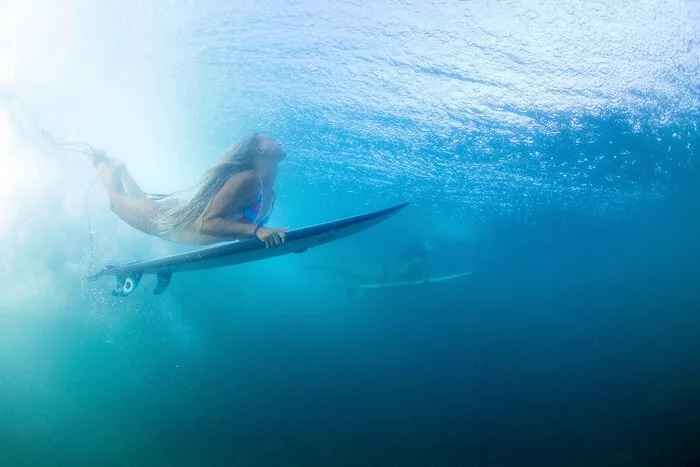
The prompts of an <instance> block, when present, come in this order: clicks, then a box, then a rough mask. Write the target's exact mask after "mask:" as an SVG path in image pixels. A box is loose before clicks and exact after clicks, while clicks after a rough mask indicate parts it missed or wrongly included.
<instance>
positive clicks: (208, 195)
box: [154, 133, 263, 235]
mask: <svg viewBox="0 0 700 467" xmlns="http://www.w3.org/2000/svg"><path fill="white" fill-rule="evenodd" d="M262 136H263V135H262V134H261V133H254V134H252V135H250V136H248V137H246V138H245V139H243V140H242V141H239V142H238V143H236V144H234V145H233V146H231V147H230V148H229V149H228V151H226V153H225V155H224V157H223V160H222V162H220V163H219V164H217V165H215V166H214V167H212V168H211V169H209V170H208V171H207V172H206V173H205V174H204V176H203V177H202V180H201V181H200V182H199V183H198V184H197V185H196V186H199V187H200V188H199V190H198V191H197V194H196V195H194V197H193V198H192V199H191V200H189V201H188V202H186V203H182V204H180V205H178V206H175V207H173V208H170V209H168V210H167V211H165V212H163V213H160V214H159V215H158V216H157V217H156V218H155V219H154V223H155V225H156V227H157V229H158V232H159V233H160V234H161V235H167V234H168V233H171V232H174V231H182V230H186V229H188V228H190V227H192V226H193V225H194V224H196V223H201V222H202V215H203V214H204V211H205V210H206V209H207V207H208V206H209V203H210V202H211V200H212V198H214V195H216V194H217V193H218V192H219V190H221V188H222V187H223V186H224V184H225V183H226V181H227V180H228V179H229V178H231V177H232V176H233V175H235V174H237V173H239V172H243V171H244V170H251V169H252V168H253V159H254V158H255V154H256V150H257V149H258V147H259V144H260V140H261V138H262Z"/></svg>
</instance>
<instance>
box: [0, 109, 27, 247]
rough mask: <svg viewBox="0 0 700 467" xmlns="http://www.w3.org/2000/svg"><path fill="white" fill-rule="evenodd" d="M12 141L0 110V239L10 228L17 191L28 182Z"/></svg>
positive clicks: (5, 115)
mask: <svg viewBox="0 0 700 467" xmlns="http://www.w3.org/2000/svg"><path fill="white" fill-rule="evenodd" d="M13 141H14V138H13V135H12V127H11V126H10V122H9V120H8V118H7V114H6V113H5V112H4V111H3V110H2V109H0V237H1V236H2V235H3V234H5V233H6V232H8V231H9V230H10V229H11V228H12V225H13V221H14V220H15V219H14V217H15V214H16V209H15V207H16V206H17V199H16V197H17V196H16V195H17V191H18V189H19V188H20V187H21V186H22V185H23V183H25V182H27V181H28V180H29V179H28V173H27V168H26V167H23V166H22V165H21V164H20V163H19V159H18V158H17V157H15V156H16V151H17V148H16V146H15V145H14V144H13Z"/></svg>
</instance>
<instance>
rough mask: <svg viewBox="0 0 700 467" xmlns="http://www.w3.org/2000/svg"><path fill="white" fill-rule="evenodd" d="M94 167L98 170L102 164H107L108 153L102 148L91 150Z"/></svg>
mask: <svg viewBox="0 0 700 467" xmlns="http://www.w3.org/2000/svg"><path fill="white" fill-rule="evenodd" d="M91 152H92V154H90V157H92V165H94V166H95V168H97V166H99V165H100V164H101V163H103V162H107V151H106V150H105V149H102V148H91Z"/></svg>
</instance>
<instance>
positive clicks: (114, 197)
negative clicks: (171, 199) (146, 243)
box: [97, 159, 160, 236]
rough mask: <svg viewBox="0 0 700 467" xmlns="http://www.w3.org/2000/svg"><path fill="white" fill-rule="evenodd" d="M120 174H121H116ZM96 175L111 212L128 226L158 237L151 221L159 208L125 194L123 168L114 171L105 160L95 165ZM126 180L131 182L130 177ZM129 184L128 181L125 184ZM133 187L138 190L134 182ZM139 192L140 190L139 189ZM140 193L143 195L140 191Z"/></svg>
mask: <svg viewBox="0 0 700 467" xmlns="http://www.w3.org/2000/svg"><path fill="white" fill-rule="evenodd" d="M118 172H122V173H118ZM97 173H98V175H99V177H100V180H102V184H103V185H104V187H105V189H106V190H107V195H108V196H109V204H110V207H111V208H112V211H113V212H114V213H115V214H116V215H117V216H119V218H121V219H122V220H123V221H124V222H126V223H127V224H129V225H130V226H132V227H134V228H136V229H138V230H140V231H141V232H144V233H147V234H149V235H155V236H159V235H158V229H157V227H156V225H155V223H154V222H153V220H154V219H155V218H156V216H157V215H158V210H159V208H160V206H159V205H158V204H157V203H156V202H154V201H152V200H150V199H148V198H146V197H144V196H138V195H133V194H129V193H127V192H126V191H125V190H124V188H125V186H124V185H125V183H124V182H125V177H124V174H125V173H126V174H128V172H126V169H125V168H118V169H117V170H115V169H114V168H113V167H111V166H110V165H109V162H108V161H107V160H106V159H105V160H103V161H101V162H98V164H97ZM128 178H129V179H130V181H131V182H133V178H131V175H128ZM126 183H127V184H128V183H129V182H128V181H127V182H126ZM133 183H134V185H135V187H136V188H138V185H136V183H135V182H133ZM139 191H140V188H139ZM141 193H143V192H142V191H141Z"/></svg>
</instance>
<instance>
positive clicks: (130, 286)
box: [112, 272, 143, 297]
mask: <svg viewBox="0 0 700 467" xmlns="http://www.w3.org/2000/svg"><path fill="white" fill-rule="evenodd" d="M141 277H143V272H137V273H133V274H129V275H121V276H117V286H116V287H115V288H114V290H112V295H114V296H119V297H126V296H127V295H130V294H131V292H133V291H134V289H136V286H138V285H139V282H141Z"/></svg>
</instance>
